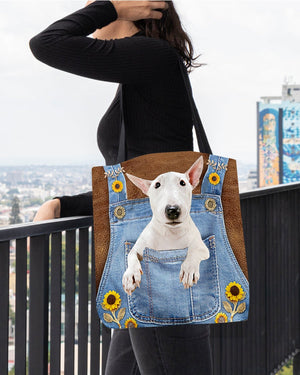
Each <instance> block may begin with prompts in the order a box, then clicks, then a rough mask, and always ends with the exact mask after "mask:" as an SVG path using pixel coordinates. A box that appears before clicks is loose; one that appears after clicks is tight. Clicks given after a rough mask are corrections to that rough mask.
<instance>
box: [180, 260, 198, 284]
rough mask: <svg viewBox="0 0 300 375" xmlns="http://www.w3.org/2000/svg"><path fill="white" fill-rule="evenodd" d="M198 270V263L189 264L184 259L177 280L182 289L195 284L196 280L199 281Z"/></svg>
mask: <svg viewBox="0 0 300 375" xmlns="http://www.w3.org/2000/svg"><path fill="white" fill-rule="evenodd" d="M199 268H200V262H194V261H193V262H191V261H188V260H187V259H186V260H185V261H184V262H183V263H182V265H181V269H180V273H179V280H180V282H182V284H183V286H184V289H187V288H189V287H191V286H193V285H194V284H197V282H198V280H199V279H200V272H199Z"/></svg>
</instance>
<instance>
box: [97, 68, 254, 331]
mask: <svg viewBox="0 0 300 375" xmlns="http://www.w3.org/2000/svg"><path fill="white" fill-rule="evenodd" d="M182 64H183V63H182ZM181 72H182V74H183V77H184V80H185V84H186V88H187V92H188V95H189V99H190V103H191V107H192V113H193V121H194V126H195V129H197V130H196V135H197V139H198V143H199V149H200V150H204V151H206V152H194V151H180V152H165V153H155V154H147V155H142V156H139V157H136V158H133V159H130V160H126V145H125V126H124V120H123V121H122V131H121V138H120V139H121V141H120V148H119V158H120V159H119V160H125V161H123V162H122V161H120V162H118V163H116V164H115V165H109V166H101V167H100V166H99V167H94V168H93V169H92V180H93V212H94V240H95V267H96V269H95V275H96V288H97V296H96V307H97V312H98V315H99V317H100V319H101V321H102V322H103V324H105V325H106V326H107V327H109V328H114V329H115V328H129V327H136V328H139V327H155V326H163V325H177V324H187V323H189V324H218V323H232V322H238V321H243V320H247V319H248V312H249V303H250V293H249V280H248V270H247V260H246V251H245V243H244V236H243V227H242V219H241V211H240V198H239V190H238V178H237V168H236V161H235V160H234V159H230V158H228V157H223V156H219V155H214V154H212V153H211V149H210V147H209V144H208V142H207V139H206V136H205V132H204V129H203V126H202V124H201V120H200V118H199V115H198V112H197V109H196V106H195V103H194V101H193V97H192V91H191V86H190V85H189V80H188V79H187V73H186V70H185V68H183V67H181ZM122 156H123V159H122ZM124 156H125V157H124ZM199 156H202V157H203V161H204V167H203V170H202V175H201V176H200V178H199V181H200V182H199V184H198V186H197V187H196V188H195V189H194V190H193V194H192V203H191V210H190V216H191V218H192V220H193V221H194V223H195V224H196V227H197V228H198V230H199V231H200V233H201V237H202V240H203V242H204V244H205V245H206V247H207V249H208V250H209V258H208V259H206V260H204V261H201V263H200V279H199V280H198V282H197V284H195V285H193V286H192V287H189V288H187V289H185V288H184V286H183V284H182V283H180V282H179V273H180V268H181V264H182V262H183V261H184V260H185V258H186V256H187V252H188V248H178V249H173V248H172V249H169V250H156V249H153V248H150V247H145V248H144V250H143V256H142V259H141V260H140V263H141V267H142V271H143V274H142V276H141V283H140V287H139V288H136V289H135V290H134V291H133V292H132V294H131V295H128V294H126V293H125V291H124V290H123V286H122V277H123V274H124V272H125V270H126V269H127V266H128V254H129V252H130V250H131V249H132V247H133V246H134V244H135V242H136V241H137V239H138V237H139V235H140V234H141V232H142V231H143V229H144V228H145V227H146V225H147V224H148V223H149V222H150V220H151V218H152V215H153V214H152V210H151V206H150V203H149V198H148V197H147V196H146V195H145V194H143V193H142V192H141V190H139V189H138V188H137V187H136V186H135V185H134V184H133V183H132V182H131V181H130V180H129V178H128V177H127V176H126V172H128V173H129V174H133V175H135V176H138V177H141V178H145V179H148V180H153V179H154V178H155V177H157V176H158V175H159V174H162V173H165V172H169V171H174V172H179V173H184V172H185V171H186V170H187V169H188V168H189V167H190V166H191V165H192V164H193V163H194V162H195V160H197V159H198V158H199ZM145 166H147V168H145Z"/></svg>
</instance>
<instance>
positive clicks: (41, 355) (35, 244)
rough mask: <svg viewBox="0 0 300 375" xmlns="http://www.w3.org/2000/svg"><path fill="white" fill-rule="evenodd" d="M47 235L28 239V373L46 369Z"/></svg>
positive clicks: (44, 371) (40, 374) (38, 372)
mask: <svg viewBox="0 0 300 375" xmlns="http://www.w3.org/2000/svg"><path fill="white" fill-rule="evenodd" d="M48 283H49V236H48V235H41V236H35V237H32V238H31V239H30V298H29V306H30V307H29V375H35V374H39V375H43V374H44V375H46V374H47V373H48V368H47V367H48V291H49V287H48Z"/></svg>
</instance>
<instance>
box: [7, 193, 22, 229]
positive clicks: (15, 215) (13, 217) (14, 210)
mask: <svg viewBox="0 0 300 375" xmlns="http://www.w3.org/2000/svg"><path fill="white" fill-rule="evenodd" d="M19 214H20V200H19V198H18V197H17V196H14V197H13V200H12V205H11V212H10V218H9V224H18V223H22V220H21V218H20V215H19Z"/></svg>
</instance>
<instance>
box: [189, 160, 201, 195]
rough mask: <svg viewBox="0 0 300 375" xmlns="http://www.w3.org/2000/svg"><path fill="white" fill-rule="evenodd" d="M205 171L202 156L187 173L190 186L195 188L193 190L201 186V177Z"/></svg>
mask: <svg viewBox="0 0 300 375" xmlns="http://www.w3.org/2000/svg"><path fill="white" fill-rule="evenodd" d="M202 170H203V156H202V155H201V156H200V158H198V159H197V160H196V161H195V162H194V164H193V165H192V166H191V167H190V168H189V169H188V170H187V171H186V172H185V174H186V176H187V178H188V179H189V181H190V184H191V185H192V186H193V189H195V187H196V186H197V185H198V184H199V181H200V176H201V173H202Z"/></svg>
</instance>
